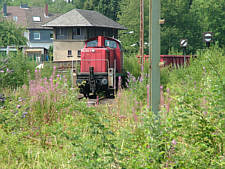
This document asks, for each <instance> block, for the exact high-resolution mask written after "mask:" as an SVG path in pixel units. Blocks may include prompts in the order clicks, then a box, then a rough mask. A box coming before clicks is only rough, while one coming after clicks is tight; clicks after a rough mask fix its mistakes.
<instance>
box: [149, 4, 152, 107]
mask: <svg viewBox="0 0 225 169" xmlns="http://www.w3.org/2000/svg"><path fill="white" fill-rule="evenodd" d="M151 27H152V0H150V2H149V63H150V65H149V108H151V107H152V101H151V100H152V99H151V97H152V89H151V88H152V80H151V79H152V64H151V62H152V28H151Z"/></svg>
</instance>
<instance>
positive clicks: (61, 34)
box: [56, 28, 68, 39]
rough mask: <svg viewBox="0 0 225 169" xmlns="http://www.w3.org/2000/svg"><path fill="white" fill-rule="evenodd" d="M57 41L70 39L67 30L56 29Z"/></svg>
mask: <svg viewBox="0 0 225 169" xmlns="http://www.w3.org/2000/svg"><path fill="white" fill-rule="evenodd" d="M56 39H68V36H67V29H66V28H57V29H56Z"/></svg>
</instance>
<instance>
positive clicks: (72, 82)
mask: <svg viewBox="0 0 225 169" xmlns="http://www.w3.org/2000/svg"><path fill="white" fill-rule="evenodd" d="M71 72H72V73H71V74H72V76H71V80H72V82H71V84H72V88H73V57H72V71H71Z"/></svg>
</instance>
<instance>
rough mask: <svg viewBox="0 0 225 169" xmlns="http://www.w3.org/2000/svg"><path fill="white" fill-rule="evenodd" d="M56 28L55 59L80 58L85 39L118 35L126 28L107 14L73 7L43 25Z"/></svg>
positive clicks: (61, 60)
mask: <svg viewBox="0 0 225 169" xmlns="http://www.w3.org/2000/svg"><path fill="white" fill-rule="evenodd" d="M43 26H44V27H52V28H53V30H54V41H53V61H55V62H63V61H71V60H80V50H81V49H82V48H83V47H84V44H85V41H86V40H87V39H89V38H93V37H96V36H99V35H104V36H108V37H115V38H117V36H118V30H124V29H126V28H125V27H123V26H122V25H120V24H118V23H117V22H115V21H113V20H111V19H109V18H107V17H106V16H104V15H102V14H100V13H98V12H96V11H90V10H81V9H73V10H71V11H69V12H67V13H65V14H63V15H61V16H59V17H57V18H56V19H54V20H52V21H50V22H48V23H47V24H44V25H43Z"/></svg>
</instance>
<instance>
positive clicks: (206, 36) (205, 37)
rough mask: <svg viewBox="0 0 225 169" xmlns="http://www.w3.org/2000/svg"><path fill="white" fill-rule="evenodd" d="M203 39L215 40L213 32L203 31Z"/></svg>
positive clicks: (206, 40)
mask: <svg viewBox="0 0 225 169" xmlns="http://www.w3.org/2000/svg"><path fill="white" fill-rule="evenodd" d="M203 41H204V42H207V43H209V42H212V41H213V33H212V32H205V33H203Z"/></svg>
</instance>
